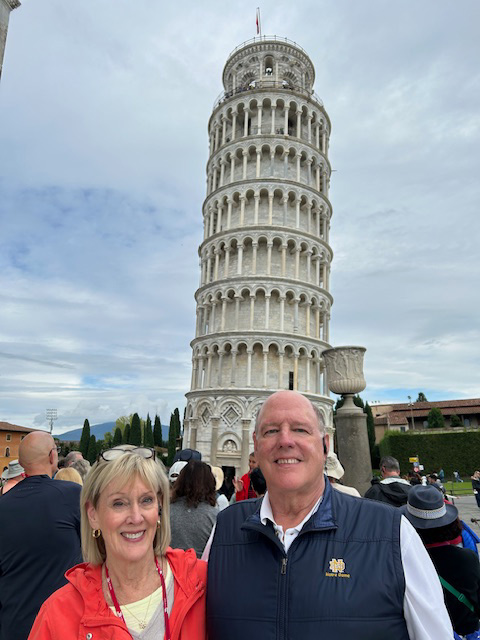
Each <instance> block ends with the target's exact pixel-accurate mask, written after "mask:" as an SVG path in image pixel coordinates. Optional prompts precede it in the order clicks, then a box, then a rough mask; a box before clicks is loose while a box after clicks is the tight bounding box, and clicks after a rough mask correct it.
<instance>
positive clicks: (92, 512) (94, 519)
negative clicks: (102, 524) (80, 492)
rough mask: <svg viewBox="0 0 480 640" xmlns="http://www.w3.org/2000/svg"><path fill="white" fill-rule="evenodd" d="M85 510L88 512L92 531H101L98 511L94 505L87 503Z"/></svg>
mask: <svg viewBox="0 0 480 640" xmlns="http://www.w3.org/2000/svg"><path fill="white" fill-rule="evenodd" d="M85 509H86V511H87V516H88V521H89V523H90V526H91V527H92V529H99V524H98V516H97V510H96V509H95V507H94V506H93V504H92V503H91V502H87V503H86V504H85Z"/></svg>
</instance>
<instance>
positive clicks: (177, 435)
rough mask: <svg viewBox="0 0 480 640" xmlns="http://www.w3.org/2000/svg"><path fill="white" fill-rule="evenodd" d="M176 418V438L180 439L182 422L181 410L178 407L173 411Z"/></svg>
mask: <svg viewBox="0 0 480 640" xmlns="http://www.w3.org/2000/svg"><path fill="white" fill-rule="evenodd" d="M173 415H174V420H175V440H176V441H178V438H180V436H181V433H182V423H181V422H180V412H179V410H178V409H175V410H174V412H173Z"/></svg>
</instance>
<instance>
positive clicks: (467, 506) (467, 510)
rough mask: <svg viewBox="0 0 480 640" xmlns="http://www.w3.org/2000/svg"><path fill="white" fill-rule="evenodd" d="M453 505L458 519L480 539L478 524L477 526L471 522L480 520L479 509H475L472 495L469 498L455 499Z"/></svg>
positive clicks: (460, 497)
mask: <svg viewBox="0 0 480 640" xmlns="http://www.w3.org/2000/svg"><path fill="white" fill-rule="evenodd" d="M454 503H455V506H456V507H457V509H458V512H459V514H460V518H461V519H462V520H464V521H465V522H466V523H467V524H468V526H469V527H471V528H472V529H473V531H475V533H476V534H477V535H478V536H479V537H480V522H479V523H478V524H475V523H472V522H471V519H472V518H478V519H479V520H480V509H479V508H478V507H477V503H476V500H475V496H474V495H473V493H472V494H471V495H469V496H458V497H455V500H454Z"/></svg>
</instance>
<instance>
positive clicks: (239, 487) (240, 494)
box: [233, 451, 258, 502]
mask: <svg viewBox="0 0 480 640" xmlns="http://www.w3.org/2000/svg"><path fill="white" fill-rule="evenodd" d="M257 467H258V464H257V461H256V460H255V451H252V453H251V454H250V455H249V456H248V471H247V473H245V474H244V475H243V476H242V477H241V478H240V479H239V478H237V477H235V478H234V479H233V485H234V487H235V502H240V500H248V499H249V498H256V497H257V496H256V494H255V491H254V490H253V487H252V485H251V483H250V474H251V473H252V471H253V470H254V469H256V468H257Z"/></svg>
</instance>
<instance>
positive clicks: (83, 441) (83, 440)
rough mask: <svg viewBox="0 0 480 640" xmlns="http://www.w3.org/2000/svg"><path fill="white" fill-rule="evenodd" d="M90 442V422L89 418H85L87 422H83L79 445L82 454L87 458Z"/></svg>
mask: <svg viewBox="0 0 480 640" xmlns="http://www.w3.org/2000/svg"><path fill="white" fill-rule="evenodd" d="M89 444H90V423H89V422H88V419H87V418H85V422H84V423H83V429H82V435H81V437H80V444H79V445H78V450H79V451H80V452H81V454H82V456H83V457H84V458H85V459H87V452H88V445H89Z"/></svg>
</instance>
